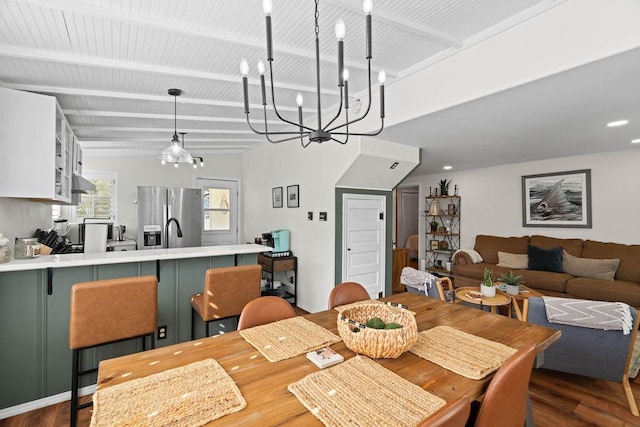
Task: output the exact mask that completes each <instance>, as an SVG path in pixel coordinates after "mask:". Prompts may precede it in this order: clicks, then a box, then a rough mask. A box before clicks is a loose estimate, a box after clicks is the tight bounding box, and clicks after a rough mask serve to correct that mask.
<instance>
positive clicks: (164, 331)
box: [157, 325, 167, 340]
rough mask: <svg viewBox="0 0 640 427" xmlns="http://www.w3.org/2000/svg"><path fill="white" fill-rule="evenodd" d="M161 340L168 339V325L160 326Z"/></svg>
mask: <svg viewBox="0 0 640 427" xmlns="http://www.w3.org/2000/svg"><path fill="white" fill-rule="evenodd" d="M157 339H159V340H166V339H167V325H164V326H158V338H157Z"/></svg>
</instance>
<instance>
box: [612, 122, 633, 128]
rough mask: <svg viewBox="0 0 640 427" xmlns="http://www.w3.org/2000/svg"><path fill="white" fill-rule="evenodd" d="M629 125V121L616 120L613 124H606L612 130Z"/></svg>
mask: <svg viewBox="0 0 640 427" xmlns="http://www.w3.org/2000/svg"><path fill="white" fill-rule="evenodd" d="M627 123H629V120H616V121H614V122H609V123H607V127H610V128H614V127H617V126H624V125H626V124H627Z"/></svg>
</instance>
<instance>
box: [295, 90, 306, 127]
mask: <svg viewBox="0 0 640 427" xmlns="http://www.w3.org/2000/svg"><path fill="white" fill-rule="evenodd" d="M302 101H303V99H302V94H301V93H300V92H298V95H296V104H298V123H300V137H302V132H303V130H304V129H303V128H302Z"/></svg>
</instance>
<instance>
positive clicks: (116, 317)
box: [69, 276, 158, 426]
mask: <svg viewBox="0 0 640 427" xmlns="http://www.w3.org/2000/svg"><path fill="white" fill-rule="evenodd" d="M157 318H158V279H157V278H156V276H142V277H125V278H120V279H106V280H98V281H93V282H83V283H76V284H74V285H73V286H72V287H71V310H70V317H69V348H70V349H71V350H72V359H73V360H72V368H71V414H70V425H71V426H75V425H76V422H77V411H78V410H79V409H82V408H87V407H90V406H92V405H93V402H91V401H90V402H87V403H83V404H81V405H79V404H78V388H79V385H80V384H79V379H80V377H81V376H83V375H86V374H90V373H93V372H97V371H98V368H97V367H96V368H92V369H87V370H81V363H80V356H81V351H82V350H85V349H89V348H92V347H97V346H99V345H102V344H109V343H114V342H118V341H124V340H128V339H132V338H138V337H139V338H141V339H142V350H143V351H144V350H145V344H146V343H145V338H146V337H147V336H151V348H153V347H154V335H155V332H156V327H157V324H158V322H157Z"/></svg>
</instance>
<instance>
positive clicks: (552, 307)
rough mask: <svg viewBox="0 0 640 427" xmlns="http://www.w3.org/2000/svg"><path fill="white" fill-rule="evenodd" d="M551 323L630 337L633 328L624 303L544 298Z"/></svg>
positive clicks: (627, 307)
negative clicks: (618, 332) (620, 332)
mask: <svg viewBox="0 0 640 427" xmlns="http://www.w3.org/2000/svg"><path fill="white" fill-rule="evenodd" d="M542 299H543V300H544V305H545V308H546V311H547V320H549V322H551V323H562V324H564V325H572V326H582V327H584V328H592V329H604V330H617V331H620V330H621V331H622V332H623V333H624V334H625V335H628V334H629V332H630V331H631V328H632V327H633V318H632V317H631V310H630V308H629V306H628V305H627V304H625V303H622V302H608V301H590V300H580V299H571V298H556V297H542Z"/></svg>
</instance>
